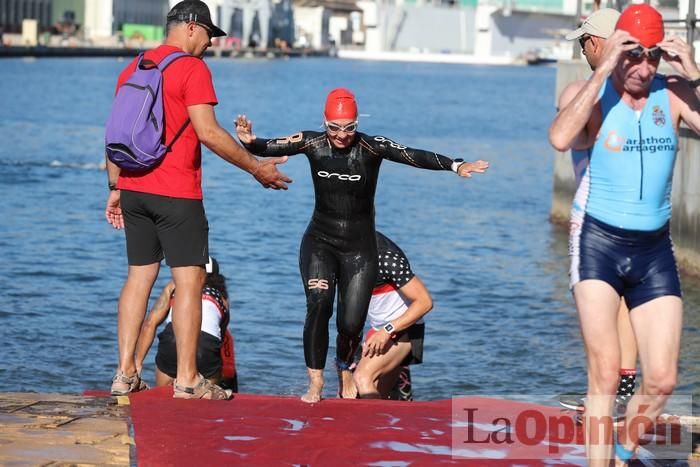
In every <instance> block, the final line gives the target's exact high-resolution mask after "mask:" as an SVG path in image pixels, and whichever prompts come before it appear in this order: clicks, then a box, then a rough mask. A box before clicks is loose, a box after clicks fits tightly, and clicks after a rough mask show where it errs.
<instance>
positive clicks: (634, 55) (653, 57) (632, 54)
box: [627, 45, 664, 62]
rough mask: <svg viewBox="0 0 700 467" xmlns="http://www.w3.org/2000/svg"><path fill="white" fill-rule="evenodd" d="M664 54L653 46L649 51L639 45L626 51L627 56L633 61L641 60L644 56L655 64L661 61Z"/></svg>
mask: <svg viewBox="0 0 700 467" xmlns="http://www.w3.org/2000/svg"><path fill="white" fill-rule="evenodd" d="M663 53H664V51H663V50H661V47H659V46H654V47H651V48H649V49H645V48H644V47H642V46H641V45H638V46H637V47H635V48H634V49H632V50H628V51H627V56H628V57H629V58H631V59H633V60H641V59H642V58H644V56H645V55H646V57H647V59H649V61H652V62H656V61H658V60H659V59H661V55H662V54H663Z"/></svg>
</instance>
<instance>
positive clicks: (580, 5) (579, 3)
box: [574, 0, 693, 60]
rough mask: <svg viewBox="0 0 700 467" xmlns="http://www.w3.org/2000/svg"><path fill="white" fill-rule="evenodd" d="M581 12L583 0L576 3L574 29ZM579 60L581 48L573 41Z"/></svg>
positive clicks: (579, 19)
mask: <svg viewBox="0 0 700 467" xmlns="http://www.w3.org/2000/svg"><path fill="white" fill-rule="evenodd" d="M691 1H693V0H691ZM582 11H583V0H578V1H577V2H576V20H575V21H574V29H576V28H578V24H579V23H580V22H581V12H582ZM579 58H581V46H580V45H579V43H578V41H574V60H577V59H579Z"/></svg>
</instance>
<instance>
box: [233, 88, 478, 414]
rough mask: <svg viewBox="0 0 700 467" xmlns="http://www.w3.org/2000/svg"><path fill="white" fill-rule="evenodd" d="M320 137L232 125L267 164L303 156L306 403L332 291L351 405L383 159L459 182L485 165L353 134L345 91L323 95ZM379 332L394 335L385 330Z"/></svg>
mask: <svg viewBox="0 0 700 467" xmlns="http://www.w3.org/2000/svg"><path fill="white" fill-rule="evenodd" d="M324 126H325V128H326V131H325V132H319V131H302V132H299V133H296V134H294V135H291V136H288V137H285V138H277V139H262V138H256V137H255V135H254V134H253V128H252V123H251V121H250V120H249V119H247V118H246V117H245V116H240V115H239V116H238V118H237V119H236V131H237V133H238V138H239V139H240V140H241V142H242V143H243V145H244V146H245V147H246V148H247V149H248V150H249V151H251V152H252V153H253V154H256V155H259V156H263V157H271V156H283V155H289V156H291V155H293V154H305V155H306V157H307V158H308V159H309V164H310V166H311V175H312V177H313V183H314V191H315V195H316V203H315V207H314V212H313V215H312V218H311V222H310V223H309V226H308V228H307V229H306V232H305V233H304V237H303V239H302V242H301V250H300V252H299V267H300V269H301V275H302V279H303V284H304V289H305V293H306V304H307V311H306V323H305V326H304V356H305V359H306V366H307V369H308V376H309V390H308V391H307V392H306V394H304V395H303V396H302V400H304V401H305V402H318V401H319V400H320V399H321V394H322V390H323V385H324V379H323V369H324V367H325V364H326V356H327V353H328V322H329V320H330V318H331V316H332V315H333V303H334V299H335V291H336V288H337V289H338V314H337V329H338V336H337V340H336V366H337V369H338V376H339V387H340V390H339V391H338V392H339V394H340V396H341V397H350V398H354V397H355V396H356V395H357V389H356V388H355V385H354V384H353V382H352V372H351V370H350V366H351V364H352V363H353V359H354V356H355V351H356V350H357V347H358V345H359V343H360V339H361V336H362V328H363V327H364V324H365V319H366V317H367V310H368V306H369V302H370V298H371V296H372V288H373V286H374V284H375V280H376V278H377V271H378V259H377V242H376V238H375V230H374V193H375V190H376V187H377V177H378V176H379V167H380V165H381V163H382V160H384V159H388V160H390V161H393V162H399V163H401V164H407V165H411V166H414V167H418V168H423V169H430V170H444V171H452V172H454V173H456V174H457V175H459V176H461V177H469V176H471V173H472V172H477V173H481V172H484V171H485V170H486V169H487V168H488V163H487V162H484V161H476V162H473V163H469V162H464V160H463V159H452V158H450V157H446V156H442V155H440V154H436V153H434V152H429V151H423V150H420V149H411V148H409V147H407V146H404V145H401V144H398V143H395V142H394V141H391V140H390V139H388V138H385V137H384V136H369V135H366V134H364V133H360V132H358V131H357V126H358V113H357V102H356V100H355V96H354V95H353V93H352V92H350V91H349V90H347V89H344V88H338V89H334V90H333V91H331V92H330V93H329V94H328V97H327V99H326V106H325V110H324ZM381 332H385V333H388V334H389V335H391V334H393V331H392V329H391V328H388V327H387V328H385V329H383V330H382V331H381Z"/></svg>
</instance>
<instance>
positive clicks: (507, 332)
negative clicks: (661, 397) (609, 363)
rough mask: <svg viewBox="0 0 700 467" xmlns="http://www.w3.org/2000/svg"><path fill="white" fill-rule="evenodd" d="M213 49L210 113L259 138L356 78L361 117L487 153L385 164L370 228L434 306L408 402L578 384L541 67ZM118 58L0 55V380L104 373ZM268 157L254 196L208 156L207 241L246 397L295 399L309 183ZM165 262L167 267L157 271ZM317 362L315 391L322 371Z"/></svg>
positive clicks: (690, 309)
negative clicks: (406, 265) (111, 122)
mask: <svg viewBox="0 0 700 467" xmlns="http://www.w3.org/2000/svg"><path fill="white" fill-rule="evenodd" d="M209 64H210V66H211V69H212V71H213V74H214V79H215V84H216V89H217V92H218V96H219V100H220V101H221V104H220V105H219V106H218V108H217V115H218V118H219V119H220V121H221V122H222V124H224V125H225V126H228V127H231V121H232V119H233V118H234V117H235V115H236V114H237V113H246V114H248V115H249V116H250V117H251V118H252V119H253V121H254V123H255V130H256V133H257V134H259V135H261V136H279V135H283V134H288V133H291V132H294V131H297V130H300V129H314V128H318V127H319V125H320V123H321V108H322V103H323V98H324V96H325V93H326V92H327V91H328V90H329V89H330V88H332V87H335V86H340V85H342V86H349V87H351V88H353V89H354V90H355V91H356V93H357V96H358V100H359V102H360V106H361V112H362V113H363V114H366V115H364V116H363V117H362V118H361V126H362V129H363V131H366V132H368V133H370V134H384V135H386V136H389V137H391V138H392V139H395V140H397V141H399V142H401V143H404V144H407V145H410V146H414V147H422V148H429V149H433V150H435V151H438V152H442V153H445V154H449V155H452V156H464V157H465V158H467V159H476V158H483V159H488V160H489V161H490V162H491V169H490V170H489V173H488V174H487V175H484V176H475V177H474V178H472V179H470V180H461V179H458V178H456V177H455V176H453V175H451V174H448V173H435V172H429V171H420V170H415V169H411V168H408V167H404V166H400V165H397V164H392V163H385V164H384V166H383V168H382V175H381V177H380V182H379V187H378V190H377V197H376V210H377V226H378V228H379V229H381V230H382V231H383V232H385V233H386V234H388V235H389V236H390V237H392V238H393V239H394V240H396V241H397V243H399V244H400V245H401V246H402V248H403V249H404V250H405V251H406V253H407V254H408V256H409V258H410V259H411V262H412V264H413V267H414V270H415V271H416V272H417V273H418V274H419V275H420V276H421V277H422V278H423V279H424V281H425V283H426V284H427V286H428V288H429V289H430V290H431V292H432V294H433V298H434V302H435V308H434V311H433V312H432V313H431V314H430V315H428V317H427V321H428V328H427V336H426V345H425V363H424V364H423V365H421V366H418V367H415V368H414V387H415V392H416V396H417V397H418V398H421V399H438V398H447V397H450V396H452V395H458V394H484V395H497V394H557V393H559V392H561V391H571V390H583V389H585V372H584V363H585V362H584V355H583V349H582V345H581V340H580V336H579V331H578V325H577V320H576V315H575V311H574V307H573V302H572V299H571V296H570V294H569V293H568V291H567V282H568V280H567V268H568V260H567V257H566V234H565V232H564V231H563V230H562V229H561V228H559V227H554V226H552V225H550V223H549V222H548V212H549V206H550V197H551V185H552V169H551V161H552V151H551V149H550V148H549V146H548V145H547V142H546V129H547V126H548V123H549V121H550V120H551V118H552V116H553V102H554V97H553V89H554V80H555V72H554V70H553V69H551V68H506V67H504V68H494V67H477V66H451V65H429V64H388V63H364V62H350V61H338V60H331V59H308V60H304V59H299V60H289V61H284V60H279V61H254V60H251V61H244V60H239V61H230V60H209ZM124 65H125V62H119V61H117V60H114V59H89V60H88V59H86V60H39V61H37V60H3V61H1V62H0V82H2V83H3V86H2V87H1V88H0V102H2V106H0V138H1V139H2V145H0V188H1V189H2V193H3V196H2V197H0V213H1V214H2V217H3V220H2V222H1V223H0V255H1V257H2V259H3V261H4V267H3V268H2V270H0V284H2V286H1V287H0V341H1V342H2V343H3V349H2V352H1V355H2V358H1V359H0V361H1V364H0V391H17V390H36V391H58V392H79V391H82V390H84V389H87V388H98V387H101V388H106V387H107V386H108V384H109V380H110V378H111V376H112V373H113V371H114V368H115V362H116V348H117V346H116V303H117V297H118V294H119V289H120V287H121V284H122V281H123V279H124V277H125V273H126V258H125V249H124V238H123V233H121V232H117V231H114V230H112V229H111V228H110V227H109V226H108V225H107V224H106V222H105V221H104V219H103V209H104V202H105V199H106V196H107V190H106V176H105V174H104V172H101V171H99V170H98V164H99V162H100V161H101V159H102V155H101V154H102V146H101V139H102V134H103V123H104V121H105V120H106V116H107V112H108V110H109V105H110V100H111V95H112V93H113V90H114V83H115V79H116V76H117V73H118V71H119V70H120V69H121V68H122V67H123V66H124ZM284 171H286V172H287V173H288V174H289V175H290V176H292V177H293V178H294V184H293V185H292V187H291V189H290V190H289V191H288V192H272V191H266V190H263V189H261V188H259V187H258V186H257V184H256V183H255V182H254V181H253V180H252V179H251V178H250V177H249V176H247V175H244V174H243V173H242V172H240V171H239V170H237V169H235V168H232V167H231V166H228V165H227V164H225V163H224V162H223V161H221V160H220V159H218V158H217V157H215V156H213V155H212V154H211V153H207V154H206V155H205V161H204V182H203V183H204V192H205V206H206V209H207V215H208V217H209V221H210V228H211V237H210V246H211V251H212V253H213V254H214V255H215V256H217V258H218V259H219V261H220V263H221V265H222V270H223V272H224V274H225V275H226V276H227V277H228V278H229V283H230V289H231V291H232V299H233V302H232V303H233V319H232V324H231V327H232V329H233V330H234V333H235V337H236V357H237V362H238V369H239V374H240V382H241V390H242V391H244V392H251V393H266V394H297V393H299V392H300V391H301V390H302V388H303V386H304V381H305V370H304V360H303V351H302V342H301V336H302V326H303V321H304V313H305V307H304V293H303V290H302V287H301V281H300V278H299V273H298V269H297V254H298V248H299V242H300V239H301V235H302V233H303V231H304V229H305V227H306V224H307V222H308V220H309V217H310V214H311V210H312V208H313V192H312V187H311V180H310V176H309V173H308V164H307V162H306V159H305V158H304V157H303V156H299V157H295V158H292V159H291V160H290V162H289V163H287V164H286V165H285V166H284ZM167 276H168V273H167V269H164V270H163V273H162V274H161V278H160V279H159V282H158V286H162V285H163V284H164V283H165V281H166V280H167V278H168V277H167ZM683 282H684V288H685V293H686V314H685V325H684V335H683V339H684V340H683V345H682V356H681V373H680V384H679V388H678V392H683V393H690V392H692V393H694V394H695V395H696V396H698V395H700V393H699V392H698V385H697V382H698V381H699V380H700V362H699V357H698V349H699V348H700V346H699V344H700V317H699V315H698V310H699V309H700V293H698V292H697V281H694V280H692V279H690V278H684V280H683ZM330 355H333V354H332V353H331V354H330ZM152 357H153V354H152V355H151V357H150V358H149V359H148V362H149V363H150V365H149V366H148V367H147V370H148V371H147V374H148V376H149V377H151V378H152V372H151V371H150V370H152V368H153V365H152V361H153V358H152ZM327 377H328V380H329V384H328V387H327V395H329V396H330V395H332V394H333V393H334V392H335V382H334V381H333V375H332V372H331V371H328V373H327ZM696 399H700V398H696ZM696 407H697V406H696Z"/></svg>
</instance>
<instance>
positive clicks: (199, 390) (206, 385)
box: [173, 374, 231, 400]
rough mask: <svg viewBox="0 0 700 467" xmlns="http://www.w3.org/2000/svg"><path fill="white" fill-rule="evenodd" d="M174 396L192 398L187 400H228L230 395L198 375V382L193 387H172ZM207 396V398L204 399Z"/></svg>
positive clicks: (176, 385) (175, 385)
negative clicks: (182, 395)
mask: <svg viewBox="0 0 700 467" xmlns="http://www.w3.org/2000/svg"><path fill="white" fill-rule="evenodd" d="M173 387H174V392H175V394H178V393H179V394H183V393H184V394H189V395H190V396H192V397H188V399H216V400H220V399H229V398H230V397H231V393H230V392H229V391H227V390H225V389H223V388H221V387H219V386H217V385H216V384H214V383H211V382H210V381H209V380H208V379H206V378H205V377H204V376H202V375H201V374H200V375H199V382H198V383H197V384H196V385H194V386H181V385H179V384H177V383H175V384H174V385H173ZM207 394H209V397H206V396H207Z"/></svg>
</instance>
